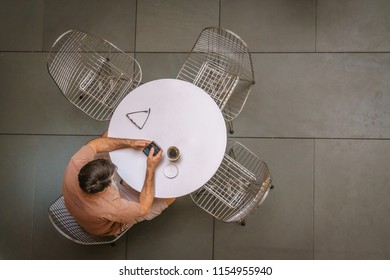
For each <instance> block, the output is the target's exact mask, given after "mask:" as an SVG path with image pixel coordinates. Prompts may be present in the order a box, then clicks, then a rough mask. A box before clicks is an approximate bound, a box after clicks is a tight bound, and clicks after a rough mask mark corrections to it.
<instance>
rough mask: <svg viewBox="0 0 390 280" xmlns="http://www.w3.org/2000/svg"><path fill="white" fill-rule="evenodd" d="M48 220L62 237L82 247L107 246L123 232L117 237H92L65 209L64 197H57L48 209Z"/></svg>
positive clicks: (118, 236)
mask: <svg viewBox="0 0 390 280" xmlns="http://www.w3.org/2000/svg"><path fill="white" fill-rule="evenodd" d="M49 219H50V221H51V222H52V224H53V226H54V227H55V229H57V231H58V232H60V233H61V234H62V235H63V236H64V237H66V238H68V239H69V240H72V241H73V242H76V243H78V244H82V245H99V244H109V243H113V242H115V241H116V240H117V239H119V238H120V237H121V236H122V235H123V234H124V233H125V232H122V233H121V234H120V235H117V236H94V235H92V234H90V233H88V232H87V231H85V230H84V229H83V228H82V227H81V226H80V225H79V224H78V223H77V222H76V220H75V219H74V218H73V217H72V215H70V213H69V212H68V209H66V207H65V202H64V197H63V196H61V197H59V198H58V199H57V200H56V201H55V202H53V204H52V205H51V206H50V207H49Z"/></svg>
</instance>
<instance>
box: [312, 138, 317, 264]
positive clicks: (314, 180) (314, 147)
mask: <svg viewBox="0 0 390 280" xmlns="http://www.w3.org/2000/svg"><path fill="white" fill-rule="evenodd" d="M315 189H316V139H313V218H312V221H313V260H314V259H315Z"/></svg>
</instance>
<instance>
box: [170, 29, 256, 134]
mask: <svg viewBox="0 0 390 280" xmlns="http://www.w3.org/2000/svg"><path fill="white" fill-rule="evenodd" d="M177 79H180V80H184V81H187V82H190V83H193V84H195V85H197V86H198V87H200V88H202V89H203V90H204V91H206V92H207V93H208V94H209V95H210V96H211V97H212V98H213V99H214V101H215V102H216V103H217V105H218V106H219V108H220V109H221V111H222V114H223V116H224V119H225V120H226V121H227V122H231V121H232V120H233V119H234V118H236V117H237V115H238V114H239V113H240V112H241V110H242V108H243V106H244V104H245V102H246V100H247V98H248V95H249V92H250V89H251V87H252V86H253V85H254V83H255V80H254V74H253V64H252V57H251V54H250V52H249V50H248V47H247V45H246V43H245V42H244V41H243V40H242V39H241V38H240V37H238V36H237V35H236V34H234V33H233V32H231V31H229V30H224V29H221V28H217V27H207V28H205V29H203V31H202V32H201V33H200V35H199V37H198V39H197V41H196V42H195V45H194V47H193V48H192V51H191V53H190V55H189V56H188V58H187V60H186V62H185V63H184V65H183V67H182V68H181V70H180V72H179V74H178V76H177ZM232 133H233V132H232Z"/></svg>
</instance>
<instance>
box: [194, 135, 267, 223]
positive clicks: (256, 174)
mask: <svg viewBox="0 0 390 280" xmlns="http://www.w3.org/2000/svg"><path fill="white" fill-rule="evenodd" d="M271 183H272V180H271V175H270V173H269V169H268V167H267V165H266V163H265V162H263V161H262V160H260V159H259V158H258V157H257V156H256V155H255V154H253V153H252V152H251V151H249V150H248V149H247V148H246V147H244V146H243V145H242V144H241V143H239V142H235V141H232V142H230V143H229V144H228V146H227V149H226V153H225V155H224V158H223V160H222V163H221V166H220V167H219V168H218V170H217V172H216V173H215V175H214V176H213V177H212V178H211V179H210V180H209V181H208V182H207V183H206V184H205V185H204V186H203V187H202V188H200V189H199V190H197V191H195V192H193V193H191V198H192V200H193V201H194V202H195V203H196V204H197V205H198V206H199V207H201V208H202V209H203V210H205V211H206V212H208V213H209V214H211V215H212V216H214V217H215V218H217V219H219V220H221V221H224V222H242V221H244V220H245V218H246V217H247V216H248V215H250V214H251V213H253V212H254V211H255V210H256V209H257V207H259V206H260V205H261V204H262V203H263V201H264V200H265V198H266V197H267V195H268V192H269V190H270V187H271Z"/></svg>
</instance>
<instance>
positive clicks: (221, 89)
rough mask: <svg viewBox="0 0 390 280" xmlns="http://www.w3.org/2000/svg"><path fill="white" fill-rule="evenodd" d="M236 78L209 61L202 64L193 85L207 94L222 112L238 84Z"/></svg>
mask: <svg viewBox="0 0 390 280" xmlns="http://www.w3.org/2000/svg"><path fill="white" fill-rule="evenodd" d="M238 80H239V79H238V77H237V76H234V75H232V74H230V73H228V72H226V71H225V70H224V69H223V68H222V67H220V66H218V65H217V64H216V63H213V62H211V61H206V62H204V63H203V64H202V66H201V68H200V70H199V72H198V74H197V75H196V77H195V80H194V84H195V85H196V86H198V87H200V88H201V89H203V90H204V91H205V92H207V93H208V94H209V95H210V96H211V97H212V98H213V99H214V101H215V102H216V103H217V105H218V107H219V108H220V109H221V110H223V109H224V108H225V106H226V104H227V102H228V100H229V98H230V95H231V94H232V92H233V90H234V88H235V87H236V85H237V83H238Z"/></svg>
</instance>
